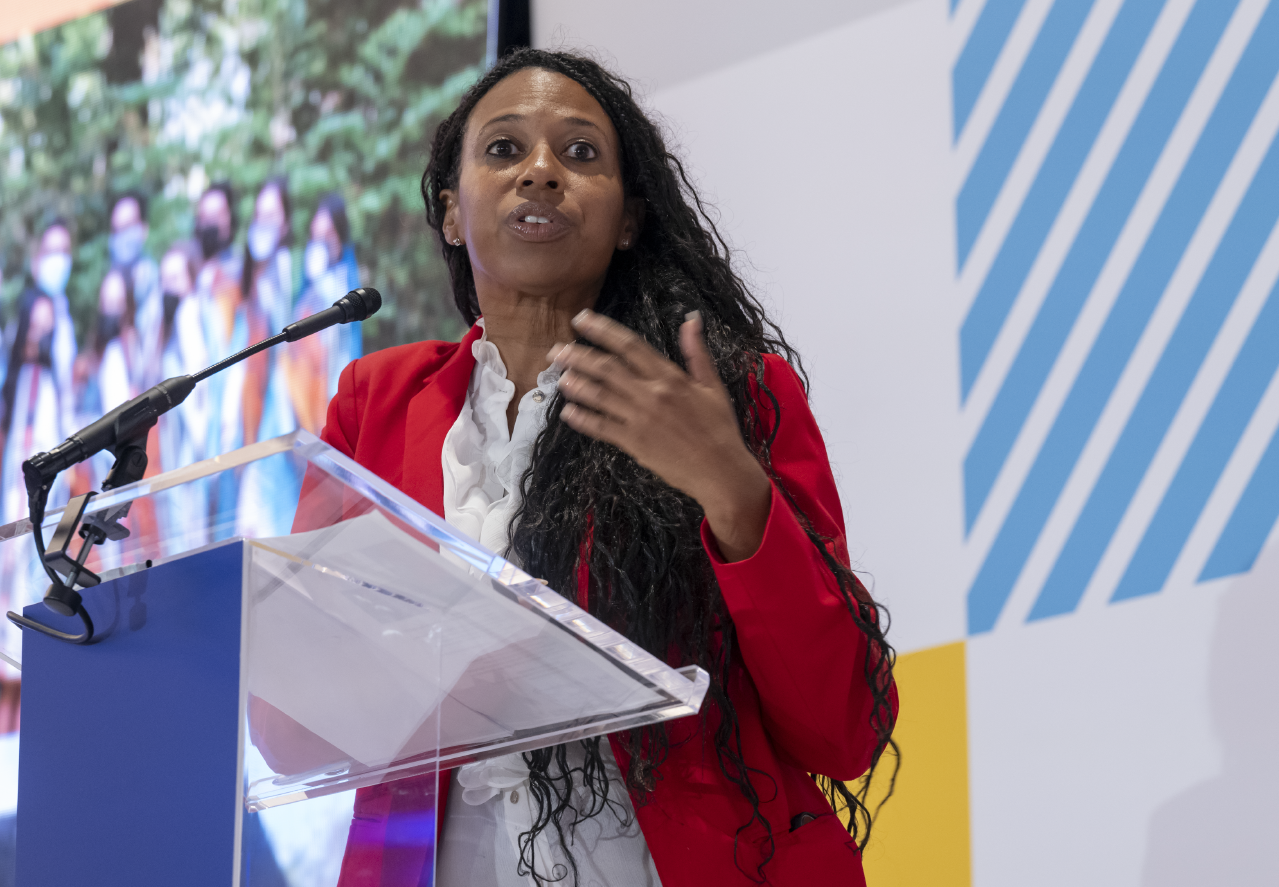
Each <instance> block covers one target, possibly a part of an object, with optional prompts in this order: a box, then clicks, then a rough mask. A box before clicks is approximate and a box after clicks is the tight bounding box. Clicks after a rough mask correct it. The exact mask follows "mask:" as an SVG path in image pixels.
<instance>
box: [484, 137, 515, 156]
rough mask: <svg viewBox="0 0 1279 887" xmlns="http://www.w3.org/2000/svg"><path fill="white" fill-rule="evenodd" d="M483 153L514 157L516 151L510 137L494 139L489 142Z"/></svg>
mask: <svg viewBox="0 0 1279 887" xmlns="http://www.w3.org/2000/svg"><path fill="white" fill-rule="evenodd" d="M484 153H486V154H492V155H493V156H494V157H514V156H515V155H516V154H517V153H518V151H517V149H516V147H515V143H514V142H512V141H511V140H510V139H496V140H494V141H493V142H491V143H490V144H489V146H488V148H486V149H485V151H484Z"/></svg>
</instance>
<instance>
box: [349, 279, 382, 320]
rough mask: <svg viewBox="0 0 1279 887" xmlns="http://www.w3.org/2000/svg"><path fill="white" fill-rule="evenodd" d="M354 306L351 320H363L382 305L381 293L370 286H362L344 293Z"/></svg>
mask: <svg viewBox="0 0 1279 887" xmlns="http://www.w3.org/2000/svg"><path fill="white" fill-rule="evenodd" d="M346 298H348V299H350V300H351V304H352V306H353V308H354V313H353V316H352V317H351V320H364V319H365V318H366V317H371V316H372V315H374V314H376V313H377V311H378V309H379V308H381V307H382V294H381V293H379V292H378V291H377V290H375V289H374V288H373V287H371V286H362V287H360V288H359V289H353V290H351V291H350V292H349V293H347V294H346Z"/></svg>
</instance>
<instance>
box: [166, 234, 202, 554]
mask: <svg viewBox="0 0 1279 887" xmlns="http://www.w3.org/2000/svg"><path fill="white" fill-rule="evenodd" d="M202 261H203V259H202V256H201V254H200V247H199V245H198V244H197V243H195V242H193V241H189V240H183V241H179V242H177V243H175V244H173V245H172V246H171V247H169V249H168V250H167V251H166V252H165V253H164V256H163V257H162V258H161V259H160V289H161V292H162V293H163V305H164V314H163V318H162V321H161V326H160V342H161V344H160V371H159V375H160V376H161V377H162V378H164V379H169V378H172V377H173V376H182V375H188V374H191V373H195V372H198V371H199V370H201V369H203V368H204V367H205V366H207V365H208V363H209V360H208V350H207V348H206V346H205V339H204V329H203V326H202V323H201V310H200V303H199V301H198V300H197V299H196V298H195V281H196V278H197V277H198V275H199V273H200V265H201V264H202ZM208 428H209V400H208V386H207V385H197V386H196V387H195V390H194V391H192V392H191V394H190V395H189V396H188V397H187V399H186V400H185V401H183V402H182V403H181V404H179V405H178V407H177V409H174V410H171V411H169V412H167V413H165V414H164V415H163V416H161V417H160V419H159V422H158V423H157V425H156V430H155V433H154V434H153V435H152V436H153V438H154V439H155V440H156V442H157V445H158V449H159V460H158V461H159V466H160V470H161V471H174V470H176V469H178V468H184V467H186V466H188V465H193V464H195V463H196V462H199V461H200V460H201V459H203V458H204V456H205V445H206V443H207V441H208ZM157 506H158V508H157V520H158V521H159V522H160V525H161V527H163V528H164V532H163V535H164V536H165V537H166V538H185V539H187V540H188V544H190V545H191V546H193V547H194V546H199V545H204V544H206V543H208V542H210V541H212V540H211V539H210V538H209V536H208V521H206V520H203V519H201V518H203V517H204V516H206V515H208V514H209V486H208V484H207V483H203V482H199V483H186V484H182V485H180V486H178V487H175V488H173V489H172V490H171V491H170V493H169V495H168V496H167V497H164V498H162V499H160V500H159V501H158V502H157Z"/></svg>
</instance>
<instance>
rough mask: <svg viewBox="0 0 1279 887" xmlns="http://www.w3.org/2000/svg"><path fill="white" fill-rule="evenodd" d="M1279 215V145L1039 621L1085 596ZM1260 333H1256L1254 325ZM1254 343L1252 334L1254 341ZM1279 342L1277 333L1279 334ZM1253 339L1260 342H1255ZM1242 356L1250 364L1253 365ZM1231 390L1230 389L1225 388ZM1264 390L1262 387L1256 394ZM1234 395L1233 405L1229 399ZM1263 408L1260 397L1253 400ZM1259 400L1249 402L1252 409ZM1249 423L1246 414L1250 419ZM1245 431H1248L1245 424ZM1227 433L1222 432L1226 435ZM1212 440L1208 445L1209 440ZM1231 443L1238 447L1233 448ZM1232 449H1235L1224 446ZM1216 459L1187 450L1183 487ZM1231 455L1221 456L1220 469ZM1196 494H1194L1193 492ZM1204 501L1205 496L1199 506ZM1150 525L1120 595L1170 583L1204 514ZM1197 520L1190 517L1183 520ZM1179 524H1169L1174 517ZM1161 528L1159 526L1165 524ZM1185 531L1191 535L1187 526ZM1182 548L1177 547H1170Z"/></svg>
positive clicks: (1112, 464) (1162, 365) (1059, 567)
mask: <svg viewBox="0 0 1279 887" xmlns="http://www.w3.org/2000/svg"><path fill="white" fill-rule="evenodd" d="M1276 219H1279V143H1275V144H1272V145H1271V147H1270V152H1269V154H1268V155H1267V157H1266V160H1265V162H1264V163H1263V164H1262V166H1261V168H1260V169H1259V170H1258V172H1257V175H1256V178H1255V179H1254V181H1253V183H1252V186H1251V187H1250V188H1249V189H1248V194H1247V196H1246V197H1245V198H1244V201H1243V203H1241V204H1240V206H1239V210H1238V212H1237V213H1236V215H1235V218H1234V220H1233V221H1232V222H1231V224H1230V228H1229V229H1228V230H1227V232H1226V234H1225V236H1224V237H1223V238H1222V241H1221V245H1220V247H1219V248H1218V250H1217V253H1216V255H1214V256H1213V259H1212V262H1211V264H1210V265H1209V266H1208V268H1207V270H1206V271H1205V272H1204V276H1203V279H1202V280H1201V281H1200V283H1199V286H1198V288H1197V289H1196V291H1195V294H1194V296H1193V297H1192V298H1191V300H1190V303H1189V304H1188V305H1187V306H1186V311H1185V313H1184V314H1183V315H1182V318H1181V320H1180V322H1179V323H1178V324H1177V328H1176V330H1175V331H1174V333H1173V335H1172V338H1170V339H1169V341H1168V345H1167V347H1166V348H1165V349H1164V353H1163V355H1162V356H1161V357H1160V359H1159V363H1158V364H1157V365H1156V367H1155V370H1154V372H1153V373H1152V374H1151V377H1150V381H1149V382H1148V383H1147V384H1146V388H1145V390H1144V391H1143V392H1142V394H1141V398H1140V399H1139V400H1138V401H1137V405H1136V407H1135V408H1134V409H1133V413H1132V416H1131V417H1130V418H1129V420H1128V423H1127V425H1126V426H1125V427H1124V431H1123V434H1121V435H1120V437H1119V440H1118V441H1117V442H1116V444H1115V448H1114V450H1113V452H1112V453H1111V455H1110V458H1109V459H1108V460H1107V462H1106V467H1105V469H1103V470H1102V473H1101V475H1100V477H1099V478H1098V479H1097V484H1096V486H1095V487H1094V488H1093V490H1092V493H1091V494H1090V495H1089V497H1088V501H1087V504H1085V506H1084V509H1083V511H1082V512H1081V513H1080V515H1079V519H1078V520H1077V521H1076V523H1075V526H1074V529H1073V530H1072V531H1071V534H1070V537H1069V539H1068V540H1067V542H1066V545H1065V547H1064V548H1063V549H1062V552H1061V554H1060V555H1059V557H1058V560H1057V563H1056V564H1055V565H1054V567H1053V571H1052V573H1051V574H1049V577H1048V581H1047V582H1046V583H1045V584H1044V587H1043V590H1042V591H1041V592H1040V595H1039V599H1038V600H1037V601H1036V603H1035V607H1034V609H1033V611H1032V612H1031V618H1032V619H1040V618H1044V617H1047V616H1056V615H1059V614H1061V613H1067V612H1070V611H1072V610H1074V608H1075V606H1076V605H1077V604H1078V603H1079V599H1080V598H1081V597H1082V596H1083V593H1084V589H1085V588H1086V587H1087V585H1088V580H1089V579H1090V578H1091V576H1092V574H1093V572H1094V571H1095V570H1096V568H1097V563H1098V562H1099V561H1100V560H1101V556H1102V555H1103V554H1104V553H1105V550H1106V545H1107V544H1108V543H1109V541H1110V538H1111V536H1113V535H1114V532H1115V529H1116V528H1117V527H1118V526H1119V521H1120V520H1121V519H1122V518H1123V516H1124V512H1125V511H1126V510H1127V508H1128V504H1129V503H1130V502H1131V501H1132V497H1133V495H1134V494H1135V493H1136V492H1137V487H1138V485H1139V484H1140V483H1141V479H1142V477H1144V476H1145V473H1146V469H1147V468H1149V467H1150V463H1151V460H1152V459H1154V456H1155V452H1156V450H1158V448H1159V444H1160V442H1161V441H1162V440H1163V438H1164V435H1165V434H1166V433H1167V431H1168V427H1169V426H1170V425H1171V424H1172V420H1173V418H1174V417H1175V416H1176V414H1177V410H1178V408H1179V407H1180V406H1181V403H1182V401H1183V400H1185V397H1186V393H1187V392H1188V391H1189V389H1190V385H1191V383H1192V382H1193V381H1194V378H1195V374H1196V373H1197V372H1198V371H1199V367H1200V366H1201V365H1202V363H1203V359H1204V358H1205V357H1206V356H1207V354H1208V349H1209V348H1210V347H1211V346H1212V342H1213V339H1214V338H1216V335H1217V333H1218V332H1219V331H1220V329H1221V324H1222V323H1223V322H1224V321H1225V319H1226V315H1227V314H1228V313H1229V311H1230V307H1231V305H1233V304H1234V301H1235V298H1236V297H1237V296H1238V294H1239V291H1240V289H1241V288H1242V286H1243V283H1244V281H1245V280H1246V279H1247V277H1248V274H1249V272H1250V271H1251V270H1252V267H1253V264H1254V263H1255V262H1256V260H1257V256H1258V255H1259V254H1260V253H1261V248H1262V246H1263V245H1264V244H1265V241H1266V238H1267V237H1268V236H1269V234H1270V230H1271V229H1272V228H1273V227H1274V224H1275V221H1276ZM1254 332H1255V331H1254ZM1250 341H1252V340H1251V339H1250ZM1273 341H1279V337H1276V338H1275V339H1274V340H1273ZM1254 347H1256V345H1255V344H1254ZM1271 350H1272V351H1273V352H1274V355H1275V359H1276V360H1279V348H1273V347H1272V348H1271ZM1240 359H1241V360H1243V361H1244V362H1243V367H1244V369H1245V370H1246V369H1247V367H1248V366H1250V364H1249V363H1248V362H1247V361H1246V360H1244V358H1243V356H1242V355H1241V358H1240ZM1272 372H1273V368H1272V369H1271V370H1268V371H1266V373H1265V379H1264V380H1263V381H1262V382H1261V386H1262V387H1263V388H1264V387H1265V382H1266V381H1268V380H1269V378H1270V375H1271V373H1272ZM1231 379H1232V380H1233V382H1231V383H1229V384H1234V385H1238V384H1241V380H1240V379H1239V378H1238V377H1237V376H1235V375H1233V374H1232V376H1231ZM1223 390H1226V389H1223ZM1256 396H1257V397H1258V398H1259V397H1261V393H1260V391H1258V392H1257V395H1256ZM1229 402H1230V398H1229V397H1227V399H1226V401H1225V403H1229ZM1254 406H1255V403H1254ZM1251 410H1252V408H1251V407H1250V408H1249V413H1251ZM1223 418H1224V417H1223V416H1222V415H1221V414H1220V413H1219V412H1214V413H1212V414H1210V415H1209V419H1208V420H1207V421H1206V423H1205V425H1207V424H1209V423H1211V424H1214V425H1215V424H1217V423H1218V422H1220V421H1222V420H1223ZM1243 422H1244V423H1245V424H1246V423H1247V416H1244V417H1243ZM1239 433H1243V427H1242V426H1240V428H1239ZM1214 434H1226V435H1227V436H1228V432H1227V431H1226V428H1225V426H1222V427H1221V428H1217V429H1215V430H1205V431H1204V432H1203V435H1204V440H1212V439H1213V435H1214ZM1218 439H1220V438H1218ZM1207 445H1208V444H1205V446H1207ZM1232 449H1233V447H1232ZM1226 455H1227V457H1228V456H1229V453H1227V454H1226ZM1206 458H1209V457H1208V456H1207V455H1206V454H1205V453H1199V455H1198V456H1196V457H1195V458H1191V457H1190V456H1187V460H1186V461H1185V462H1184V463H1183V471H1184V470H1186V469H1187V468H1189V469H1191V470H1193V471H1194V472H1196V473H1195V474H1194V475H1193V476H1192V477H1182V476H1181V475H1179V477H1182V479H1181V480H1180V484H1181V485H1182V487H1181V488H1179V489H1182V488H1184V486H1185V484H1187V483H1198V484H1200V485H1201V486H1202V484H1207V490H1206V491H1205V492H1204V498H1205V499H1206V498H1207V495H1208V493H1209V492H1211V491H1212V485H1213V484H1214V483H1216V479H1217V475H1218V474H1219V473H1220V468H1218V469H1217V473H1212V474H1206V473H1205V472H1211V471H1212V469H1211V468H1209V467H1208V464H1206V463H1205V462H1204V461H1203V459H1206ZM1224 466H1225V460H1224V459H1223V460H1222V461H1221V467H1224ZM1168 495H1169V496H1171V497H1172V498H1171V499H1165V505H1166V506H1167V507H1170V508H1174V509H1175V508H1178V507H1179V506H1184V505H1186V504H1187V503H1188V502H1190V501H1193V495H1192V494H1191V493H1189V492H1187V491H1185V490H1184V489H1183V490H1182V493H1174V492H1173V491H1171V490H1170V492H1169V494H1168ZM1187 496H1190V497H1191V498H1187ZM1202 504H1203V503H1202V502H1200V503H1199V505H1200V507H1201V506H1202ZM1160 514H1161V515H1162V517H1157V518H1156V520H1155V522H1154V523H1152V524H1151V527H1150V530H1149V531H1147V535H1146V539H1147V541H1146V542H1143V543H1142V547H1141V548H1139V550H1138V556H1136V557H1134V559H1133V561H1132V562H1131V564H1130V566H1129V568H1128V573H1127V575H1126V577H1125V579H1124V580H1123V581H1122V582H1121V583H1120V586H1119V588H1118V590H1117V591H1116V594H1115V598H1116V599H1122V598H1128V597H1133V596H1135V595H1136V594H1144V593H1151V592H1155V591H1158V590H1159V589H1160V588H1161V587H1163V583H1164V579H1165V578H1166V576H1167V570H1168V569H1171V568H1172V561H1171V560H1168V561H1167V563H1166V565H1164V566H1166V568H1167V569H1163V571H1162V575H1159V573H1160V565H1161V564H1162V563H1163V558H1164V556H1166V555H1167V554H1168V553H1169V552H1170V551H1171V554H1172V557H1173V558H1175V557H1176V553H1177V552H1178V551H1180V550H1181V546H1182V543H1183V542H1184V541H1185V537H1186V536H1187V535H1189V533H1190V528H1191V527H1192V526H1193V525H1194V521H1195V519H1196V518H1197V517H1198V511H1197V510H1196V511H1195V513H1193V514H1187V513H1186V512H1185V511H1184V509H1183V510H1181V511H1178V512H1176V513H1175V514H1174V513H1172V512H1167V511H1165V510H1162V508H1161V511H1160ZM1187 517H1188V518H1189V524H1186V523H1185V519H1186V518H1187ZM1170 522H1171V524H1170ZM1157 528H1159V529H1157ZM1183 529H1184V533H1183V532H1182V530H1183ZM1151 532H1157V533H1158V534H1159V535H1161V536H1163V540H1162V541H1155V540H1154V539H1153V538H1152V537H1151V535H1150V534H1151ZM1169 545H1173V546H1175V547H1174V548H1172V549H1169V548H1168V546H1169Z"/></svg>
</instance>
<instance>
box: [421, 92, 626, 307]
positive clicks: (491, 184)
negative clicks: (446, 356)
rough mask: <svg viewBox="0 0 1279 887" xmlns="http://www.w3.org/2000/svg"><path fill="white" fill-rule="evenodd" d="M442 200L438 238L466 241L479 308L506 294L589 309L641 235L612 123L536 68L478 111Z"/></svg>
mask: <svg viewBox="0 0 1279 887" xmlns="http://www.w3.org/2000/svg"><path fill="white" fill-rule="evenodd" d="M441 197H442V198H443V199H444V201H445V205H446V207H447V210H446V213H445V218H444V235H445V237H446V238H447V239H448V241H449V242H450V243H452V242H453V241H454V239H455V238H461V239H462V241H463V242H464V243H465V244H466V247H467V249H468V250H469V252H470V258H471V267H472V269H473V270H474V273H475V279H476V288H477V290H478V291H479V295H480V301H481V308H483V302H484V301H485V295H486V292H487V293H497V292H503V291H505V292H510V291H515V292H518V293H523V294H528V295H544V296H555V295H559V294H568V295H570V296H578V300H579V301H580V300H581V299H582V298H583V297H586V301H587V303H588V304H593V303H594V300H595V297H596V296H597V295H598V293H599V289H600V287H601V286H602V285H603V282H604V275H605V273H606V272H607V270H608V265H609V262H610V261H611V260H612V257H613V252H614V251H615V250H618V249H626V248H628V247H629V246H630V244H631V243H632V242H634V240H635V237H636V235H637V234H638V231H639V221H640V219H639V212H640V202H639V201H635V200H629V201H628V200H627V199H626V197H625V194H624V193H623V188H622V169H621V157H620V146H619V142H618V137H617V132H616V131H615V130H614V128H613V124H612V121H610V120H609V117H608V115H607V114H606V113H605V112H604V109H603V108H601V107H600V105H599V103H598V102H596V101H595V99H593V98H591V96H590V94H589V93H588V92H587V91H586V90H585V89H583V88H582V86H581V85H580V84H578V83H577V82H575V81H573V80H571V79H569V78H567V77H564V76H563V75H561V74H556V73H553V72H550V71H545V70H542V69H540V68H526V69H524V70H522V71H517V72H516V73H514V74H512V75H511V76H509V77H507V78H506V79H505V80H503V81H501V82H500V83H498V84H497V85H496V86H494V87H493V88H492V89H491V90H490V91H489V92H488V93H487V94H486V95H485V96H484V98H482V99H480V101H479V103H477V104H476V106H475V108H474V110H472V112H471V116H470V119H469V120H468V122H467V126H466V133H465V135H464V137H463V143H462V156H461V169H460V175H459V179H458V186H457V188H456V189H450V190H445V191H442V192H441Z"/></svg>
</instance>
